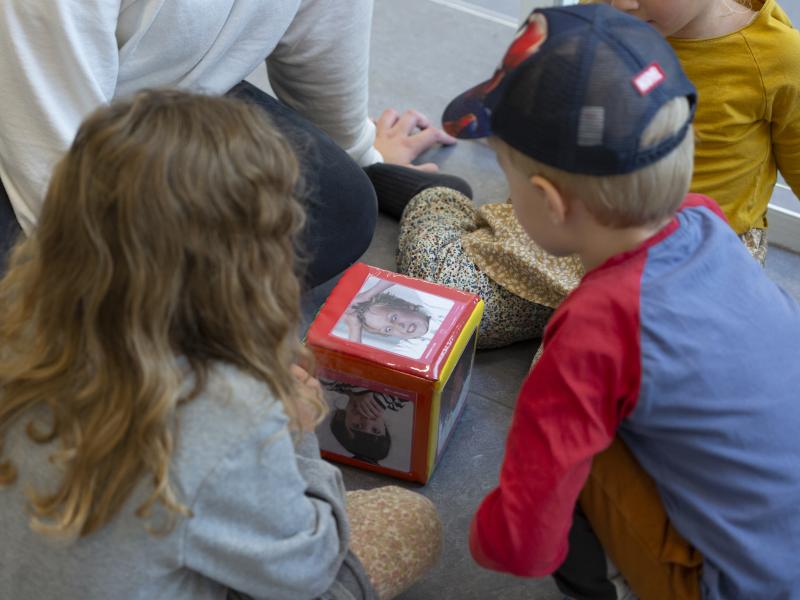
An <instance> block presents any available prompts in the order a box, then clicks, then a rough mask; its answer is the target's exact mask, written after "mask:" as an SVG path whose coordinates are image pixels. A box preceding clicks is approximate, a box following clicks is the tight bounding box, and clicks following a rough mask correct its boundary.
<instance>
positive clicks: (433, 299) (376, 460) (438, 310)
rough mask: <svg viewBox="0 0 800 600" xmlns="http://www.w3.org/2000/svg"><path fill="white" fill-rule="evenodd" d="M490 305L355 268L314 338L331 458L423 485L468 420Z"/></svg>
mask: <svg viewBox="0 0 800 600" xmlns="http://www.w3.org/2000/svg"><path fill="white" fill-rule="evenodd" d="M482 314H483V301H482V300H481V299H480V298H479V297H478V296H476V295H474V294H469V293H466V292H462V291H459V290H456V289H453V288H450V287H447V286H443V285H439V284H436V283H431V282H428V281H423V280H421V279H415V278H412V277H406V276H404V275H398V274H397V273H391V272H389V271H384V270H382V269H378V268H376V267H371V266H368V265H365V264H363V263H357V264H355V265H353V266H352V267H350V269H348V270H347V272H346V273H345V274H344V275H343V276H342V278H341V279H340V280H339V283H338V284H337V285H336V287H335V288H334V289H333V291H332V292H331V294H330V296H329V297H328V299H327V300H326V301H325V304H324V305H323V307H322V308H321V309H320V311H319V314H318V315H317V317H316V319H314V322H313V323H312V324H311V327H310V328H309V330H308V335H307V338H306V343H307V345H308V347H309V348H310V349H311V350H312V351H313V352H314V354H315V356H316V359H317V366H318V377H319V379H320V381H321V382H322V386H323V389H324V391H325V398H326V400H327V401H328V403H329V404H330V408H331V410H330V413H329V415H328V416H327V418H326V419H325V421H323V422H322V423H321V424H320V426H319V428H318V429H317V435H318V437H319V441H320V447H321V449H322V454H323V456H325V457H326V458H328V459H331V460H336V461H339V462H342V463H346V464H349V465H353V466H357V467H362V468H365V469H369V470H372V471H378V472H380V473H386V474H388V475H392V476H394V477H399V478H402V479H409V480H412V481H419V482H421V483H425V482H427V481H428V479H429V478H430V476H431V474H432V473H433V470H434V468H435V466H436V464H437V463H438V462H439V459H440V458H441V456H442V452H443V451H444V448H445V445H446V443H447V440H448V438H449V436H450V433H451V432H452V430H453V427H454V425H455V423H456V421H457V420H458V417H459V416H460V415H461V412H462V410H463V408H464V403H465V400H466V396H467V390H468V388H469V379H470V372H471V370H472V360H473V358H474V356H475V342H476V337H477V332H478V324H479V323H480V320H481V315H482Z"/></svg>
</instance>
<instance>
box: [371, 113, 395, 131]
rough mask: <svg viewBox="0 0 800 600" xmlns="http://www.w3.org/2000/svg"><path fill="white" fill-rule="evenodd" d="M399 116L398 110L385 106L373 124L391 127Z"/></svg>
mask: <svg viewBox="0 0 800 600" xmlns="http://www.w3.org/2000/svg"><path fill="white" fill-rule="evenodd" d="M399 118H400V115H399V114H398V112H397V111H396V110H395V109H393V108H387V109H386V110H385V111H383V112H382V113H381V116H380V117H378V118H377V120H376V121H375V126H376V127H378V128H379V129H389V128H390V127H393V126H394V124H395V123H397V120H398V119H399Z"/></svg>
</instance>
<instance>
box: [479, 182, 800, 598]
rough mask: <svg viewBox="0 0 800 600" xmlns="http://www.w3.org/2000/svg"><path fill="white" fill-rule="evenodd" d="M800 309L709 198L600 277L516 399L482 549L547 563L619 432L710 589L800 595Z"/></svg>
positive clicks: (546, 566)
mask: <svg viewBox="0 0 800 600" xmlns="http://www.w3.org/2000/svg"><path fill="white" fill-rule="evenodd" d="M798 345H800V307H798V304H797V303H796V302H795V301H794V300H793V299H792V298H790V297H789V296H788V294H786V293H785V292H784V291H783V290H781V289H780V288H779V287H778V286H776V285H775V284H774V283H772V282H771V281H770V280H769V279H768V278H767V277H766V275H765V274H764V272H763V270H762V269H761V267H760V266H759V265H758V263H757V262H756V261H755V260H753V258H752V257H751V256H750V255H749V253H748V252H747V250H746V249H745V247H744V246H743V244H742V243H741V241H740V240H739V239H738V237H736V235H735V234H734V233H733V231H732V230H731V229H730V228H729V227H728V225H727V224H726V223H725V221H724V217H723V216H722V213H721V212H720V210H719V207H718V206H717V205H716V204H715V203H714V202H713V201H711V200H709V199H708V198H705V197H703V196H699V195H694V194H690V195H689V196H688V197H687V198H686V200H685V201H684V203H683V205H682V206H681V210H680V211H679V212H678V214H677V215H676V217H675V218H674V219H673V221H672V222H671V223H670V224H669V225H667V226H666V227H664V228H663V229H662V230H661V231H660V232H659V233H658V234H656V235H655V236H653V237H652V238H650V239H649V240H647V241H646V242H645V243H644V244H642V245H641V246H640V247H638V248H636V249H635V250H632V251H630V252H627V253H624V254H621V255H617V256H615V257H612V258H611V259H609V260H608V261H606V262H605V263H604V264H603V265H601V266H600V267H598V268H596V269H594V270H592V271H590V272H589V273H587V274H586V275H585V276H584V278H583V280H582V281H581V283H580V285H579V286H578V288H577V289H576V290H575V291H573V293H572V294H571V295H570V296H569V297H568V298H567V299H566V300H565V301H564V303H563V304H562V305H561V306H560V307H559V309H558V310H557V311H556V312H555V313H554V315H553V317H552V318H551V320H550V323H549V325H548V327H547V331H546V333H545V338H544V351H543V354H542V356H541V359H540V360H539V362H538V363H537V364H536V366H535V368H534V369H533V371H532V372H531V373H530V374H529V375H528V377H527V379H526V380H525V382H524V384H523V386H522V389H521V391H520V393H519V397H518V399H517V405H516V409H515V412H514V419H513V422H512V425H511V430H510V432H509V437H508V441H507V445H506V454H505V459H504V462H503V466H502V471H501V474H500V484H499V486H498V487H497V488H496V489H495V490H494V491H492V492H491V493H490V494H489V495H488V496H487V497H486V498H485V499H484V500H483V502H482V503H481V505H480V507H479V509H478V512H477V514H476V515H475V518H474V520H473V523H472V529H471V534H470V547H471V549H472V554H473V556H474V557H475V559H476V560H477V561H478V562H479V563H480V564H482V565H483V566H485V567H488V568H491V569H496V570H500V571H506V572H510V573H513V574H515V575H521V576H541V575H545V574H549V573H552V572H553V571H554V570H555V569H557V568H558V567H559V566H560V565H561V563H562V562H563V561H564V559H565V557H566V554H567V534H568V531H569V528H570V525H571V522H572V512H573V509H574V507H575V503H576V499H577V497H578V494H579V492H580V490H581V488H582V487H583V485H584V483H585V481H586V479H587V476H588V473H589V470H590V468H591V462H592V457H593V456H594V455H595V454H598V453H599V452H602V451H603V450H604V449H605V448H607V447H608V446H609V444H610V443H611V441H612V439H613V438H614V436H615V435H616V434H619V435H620V436H621V437H622V439H623V440H624V441H625V443H626V444H627V445H628V447H629V448H630V449H631V451H632V452H633V454H634V455H635V456H636V458H637V460H638V461H639V463H640V464H641V465H642V467H644V469H645V470H647V471H648V472H649V473H650V475H651V476H652V477H653V479H654V480H655V481H656V484H657V486H658V489H659V492H660V495H661V498H662V500H663V503H664V507H665V509H666V511H667V513H668V515H669V517H670V519H671V520H672V522H673V524H674V525H675V527H676V528H677V529H678V530H679V531H680V532H681V533H682V534H683V535H684V537H686V538H687V539H688V540H689V541H690V542H691V543H692V544H693V545H694V546H695V547H696V548H697V549H698V550H700V552H702V554H703V556H704V558H705V563H704V568H703V582H702V583H703V586H702V587H703V591H704V597H706V598H713V599H717V598H725V599H731V598H800V367H798V365H797V364H796V361H797V356H796V355H795V351H796V350H797V348H798Z"/></svg>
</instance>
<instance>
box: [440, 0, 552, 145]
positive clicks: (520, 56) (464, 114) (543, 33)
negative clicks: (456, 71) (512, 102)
mask: <svg viewBox="0 0 800 600" xmlns="http://www.w3.org/2000/svg"><path fill="white" fill-rule="evenodd" d="M546 39H547V20H546V18H545V16H544V15H543V14H542V13H541V12H538V10H534V11H533V12H532V13H531V14H530V15H529V16H528V18H527V19H526V20H525V22H523V23H522V25H521V26H520V28H519V29H518V30H517V34H516V36H515V37H514V40H513V41H512V42H511V45H510V46H509V47H508V50H506V53H505V56H504V57H503V60H502V62H501V64H500V67H498V68H497V69H496V70H495V72H494V74H493V75H492V77H491V78H490V79H487V80H486V81H484V82H483V83H479V84H478V85H476V86H474V87H471V88H470V89H468V90H467V91H466V92H464V93H463V94H460V95H458V96H456V97H455V98H454V99H453V100H452V101H451V102H450V104H448V105H447V108H445V109H444V113H443V114H442V127H443V129H444V130H445V131H446V132H447V133H449V134H450V135H452V136H453V137H457V138H461V139H476V138H483V137H488V136H490V135H492V127H491V118H492V107H493V106H494V102H493V101H494V100H496V98H495V97H493V95H492V92H495V91H499V88H500V87H501V84H502V83H503V81H504V80H505V79H507V78H508V74H509V73H510V72H511V71H513V70H514V69H516V68H517V67H518V66H519V65H520V64H521V63H523V62H524V61H525V60H527V59H528V58H530V57H531V55H533V54H534V53H536V51H537V50H538V49H539V47H540V46H541V45H542V44H543V43H544V42H545V40H546ZM496 95H497V94H494V96H496Z"/></svg>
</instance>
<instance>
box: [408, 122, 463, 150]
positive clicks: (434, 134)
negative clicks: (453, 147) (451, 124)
mask: <svg viewBox="0 0 800 600" xmlns="http://www.w3.org/2000/svg"><path fill="white" fill-rule="evenodd" d="M455 143H456V139H455V138H454V137H452V136H450V135H448V134H446V133H445V132H444V131H442V130H441V129H439V128H437V127H428V129H424V130H422V131H420V132H419V133H417V134H414V135H412V136H410V137H409V138H408V149H409V150H411V151H412V152H413V153H414V156H415V157H416V156H419V155H420V154H422V153H423V152H425V150H427V149H428V148H430V147H432V146H433V145H434V144H455Z"/></svg>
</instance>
